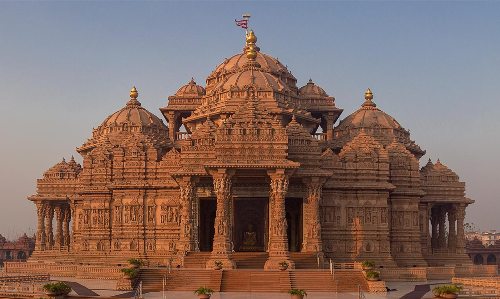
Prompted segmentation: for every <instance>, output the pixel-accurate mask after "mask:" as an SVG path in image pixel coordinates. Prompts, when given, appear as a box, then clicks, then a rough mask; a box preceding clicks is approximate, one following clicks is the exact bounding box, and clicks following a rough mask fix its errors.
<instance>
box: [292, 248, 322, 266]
mask: <svg viewBox="0 0 500 299" xmlns="http://www.w3.org/2000/svg"><path fill="white" fill-rule="evenodd" d="M290 259H292V261H294V262H295V269H318V260H317V258H316V254H315V253H309V252H290ZM323 266H324V265H322V264H321V263H320V269H321V268H324V267H323Z"/></svg>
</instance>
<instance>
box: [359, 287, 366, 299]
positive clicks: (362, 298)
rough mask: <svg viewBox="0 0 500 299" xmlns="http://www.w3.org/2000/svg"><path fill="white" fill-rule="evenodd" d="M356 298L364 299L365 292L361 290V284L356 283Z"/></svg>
mask: <svg viewBox="0 0 500 299" xmlns="http://www.w3.org/2000/svg"><path fill="white" fill-rule="evenodd" d="M358 299H366V297H365V293H363V291H362V290H361V285H359V284H358Z"/></svg>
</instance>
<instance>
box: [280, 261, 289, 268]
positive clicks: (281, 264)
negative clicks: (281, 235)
mask: <svg viewBox="0 0 500 299" xmlns="http://www.w3.org/2000/svg"><path fill="white" fill-rule="evenodd" d="M278 265H279V266H280V267H284V268H288V262H287V261H282V262H280V263H279V264H278Z"/></svg>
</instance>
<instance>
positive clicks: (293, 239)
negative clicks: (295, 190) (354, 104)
mask: <svg viewBox="0 0 500 299" xmlns="http://www.w3.org/2000/svg"><path fill="white" fill-rule="evenodd" d="M285 211H286V222H287V224H288V228H287V232H286V233H287V236H288V250H290V251H291V252H299V251H300V250H301V248H302V233H303V230H302V199H301V198H287V199H286V200H285Z"/></svg>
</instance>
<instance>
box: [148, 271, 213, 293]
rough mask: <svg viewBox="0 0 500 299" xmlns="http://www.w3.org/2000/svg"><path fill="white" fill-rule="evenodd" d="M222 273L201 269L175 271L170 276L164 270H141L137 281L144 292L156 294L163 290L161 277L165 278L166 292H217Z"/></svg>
mask: <svg viewBox="0 0 500 299" xmlns="http://www.w3.org/2000/svg"><path fill="white" fill-rule="evenodd" d="M221 272H222V271H216V270H202V269H189V270H184V269H180V270H179V269H175V270H172V271H171V273H170V274H168V273H167V270H165V269H155V268H144V269H141V272H140V275H139V280H140V281H142V287H143V290H144V291H145V292H158V291H161V290H162V288H163V277H164V276H165V275H166V276H167V283H166V286H165V289H166V290H169V291H194V290H196V289H197V288H199V287H202V286H203V287H207V288H211V289H213V290H214V291H219V289H220V285H221V278H222V273H221Z"/></svg>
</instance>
